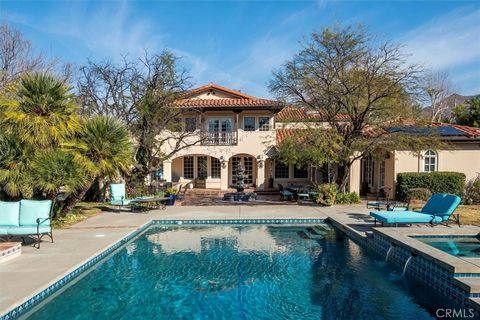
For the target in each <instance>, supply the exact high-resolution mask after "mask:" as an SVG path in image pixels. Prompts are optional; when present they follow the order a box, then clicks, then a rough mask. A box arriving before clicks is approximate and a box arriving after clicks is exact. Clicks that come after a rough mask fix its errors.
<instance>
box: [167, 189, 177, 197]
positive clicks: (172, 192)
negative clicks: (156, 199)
mask: <svg viewBox="0 0 480 320" xmlns="http://www.w3.org/2000/svg"><path fill="white" fill-rule="evenodd" d="M177 192H178V190H177V189H175V188H168V189H167V190H165V194H166V195H170V194H177Z"/></svg>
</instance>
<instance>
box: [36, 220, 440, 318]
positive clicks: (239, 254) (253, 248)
mask: <svg viewBox="0 0 480 320" xmlns="http://www.w3.org/2000/svg"><path fill="white" fill-rule="evenodd" d="M327 229H329V228H328V226H326V225H322V226H282V225H276V226H273V225H271V226H267V225H241V226H233V225H215V226H211V225H208V226H207V225H205V226H173V225H169V226H165V225H154V226H152V227H150V228H148V229H147V230H146V231H144V232H143V233H141V234H140V235H139V236H138V237H136V238H135V239H133V240H132V241H130V242H129V243H127V244H126V245H125V246H123V247H122V248H120V249H119V250H118V251H116V252H115V253H113V254H112V255H111V256H108V257H107V258H106V259H104V260H103V261H102V262H101V263H99V264H98V265H96V266H95V267H94V268H93V269H91V271H90V272H88V273H87V274H85V275H84V276H82V277H81V278H80V279H79V280H78V281H76V282H75V283H72V284H70V285H68V286H67V287H66V288H64V289H63V290H61V291H59V292H57V293H56V295H55V296H53V298H52V299H49V300H48V301H45V302H44V303H43V304H41V305H39V306H38V307H37V308H36V309H35V310H34V311H32V312H31V313H29V314H27V317H28V318H29V319H66V318H75V319H186V318H188V319H292V318H293V319H349V318H354V319H367V318H368V319H430V318H433V317H432V312H433V308H434V307H435V305H434V304H433V302H431V301H424V300H422V301H420V300H418V299H417V298H416V297H415V295H414V294H413V293H412V292H411V291H410V290H409V286H408V285H406V284H405V282H404V280H402V279H400V278H399V277H398V273H396V272H394V271H393V270H391V269H390V268H389V267H388V266H387V265H386V264H385V263H384V262H383V261H380V260H375V259H374V258H372V257H371V256H370V255H369V254H367V253H366V252H365V251H364V250H363V249H362V248H360V247H359V246H358V245H357V244H355V243H354V242H352V241H351V240H349V239H348V238H345V237H342V236H341V234H340V233H337V232H335V231H333V230H330V231H327Z"/></svg>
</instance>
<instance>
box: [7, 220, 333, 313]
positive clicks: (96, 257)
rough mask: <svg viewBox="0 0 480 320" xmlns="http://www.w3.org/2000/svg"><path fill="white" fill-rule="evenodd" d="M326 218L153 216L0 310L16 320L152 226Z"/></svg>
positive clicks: (321, 221)
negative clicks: (182, 217) (168, 217)
mask: <svg viewBox="0 0 480 320" xmlns="http://www.w3.org/2000/svg"><path fill="white" fill-rule="evenodd" d="M325 220H327V219H325V218H318V219H313V218H307V219H183V220H182V219H180V220H179V219H166V220H163V219H152V220H150V221H147V222H146V223H144V224H142V225H140V226H138V227H136V228H135V229H134V230H131V231H130V232H128V233H127V234H125V236H123V237H122V238H120V239H118V240H117V241H114V242H113V243H111V244H109V245H107V246H105V247H104V248H102V249H100V250H98V251H97V252H95V253H94V254H92V255H90V256H89V257H87V258H86V259H84V260H82V262H80V263H78V264H77V265H75V266H73V267H71V268H69V269H68V270H67V271H65V272H64V273H63V274H61V275H60V276H58V277H56V278H54V279H53V280H51V281H50V282H48V284H47V285H45V286H43V287H41V288H40V289H39V290H37V291H35V292H34V293H32V294H31V295H29V296H27V297H25V298H23V299H21V300H19V301H16V302H14V303H12V304H11V305H10V306H9V307H7V308H5V309H4V310H0V320H11V319H16V318H18V317H20V316H22V315H24V314H26V313H27V312H28V311H30V310H32V309H33V308H34V307H36V306H38V305H39V304H40V303H41V302H43V301H44V300H45V299H47V298H48V297H50V296H52V295H53V294H54V293H56V292H57V291H58V290H60V289H61V288H63V287H64V286H66V285H67V284H69V283H70V282H71V281H73V280H74V279H75V278H77V277H78V276H79V275H81V274H82V273H83V272H85V271H86V270H88V269H90V268H91V267H93V266H94V265H96V264H97V263H98V262H100V261H101V260H102V259H104V258H105V257H106V256H108V255H109V254H111V253H113V252H114V251H115V250H117V249H119V248H120V247H121V246H123V245H124V244H125V243H127V242H129V241H130V240H132V239H133V238H135V237H136V236H138V235H139V234H140V233H141V232H143V231H144V230H146V229H147V228H149V227H150V226H152V225H178V226H180V225H209V224H211V225H244V224H247V225H248V224H250V225H252V224H265V225H275V224H280V225H289V224H291V225H302V224H303V225H305V224H306V225H310V224H315V223H324V222H325Z"/></svg>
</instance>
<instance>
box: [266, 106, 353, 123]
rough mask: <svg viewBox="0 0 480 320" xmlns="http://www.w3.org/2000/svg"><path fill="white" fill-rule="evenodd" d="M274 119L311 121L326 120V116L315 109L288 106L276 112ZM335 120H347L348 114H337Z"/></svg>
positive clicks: (280, 120)
mask: <svg viewBox="0 0 480 320" xmlns="http://www.w3.org/2000/svg"><path fill="white" fill-rule="evenodd" d="M275 120H276V121H278V122H313V121H326V117H325V115H324V114H322V113H321V112H318V111H315V110H311V109H308V108H299V107H293V106H289V107H286V108H283V110H282V111H280V112H279V113H277V114H276V115H275ZM337 120H340V121H341V120H348V116H347V115H343V114H339V115H337Z"/></svg>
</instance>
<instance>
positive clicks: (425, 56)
mask: <svg viewBox="0 0 480 320" xmlns="http://www.w3.org/2000/svg"><path fill="white" fill-rule="evenodd" d="M471 9H472V8H471V7H467V8H461V9H458V10H454V11H452V12H450V13H448V14H445V15H442V16H439V17H436V18H434V19H432V20H430V21H429V22H427V23H425V24H423V25H421V26H419V27H417V28H415V29H413V30H411V31H410V32H408V33H407V34H406V35H404V36H403V37H402V38H401V39H400V41H401V42H403V43H405V44H406V48H405V51H406V52H407V53H411V54H412V56H411V58H410V60H411V61H412V62H416V63H421V64H424V65H426V66H427V67H429V68H433V69H439V70H445V69H449V68H452V67H455V66H459V65H462V64H466V63H470V62H472V61H475V60H478V59H480V24H479V23H478V22H479V21H480V9H476V10H471Z"/></svg>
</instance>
